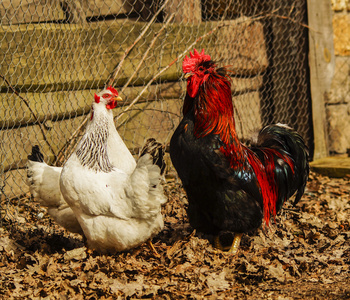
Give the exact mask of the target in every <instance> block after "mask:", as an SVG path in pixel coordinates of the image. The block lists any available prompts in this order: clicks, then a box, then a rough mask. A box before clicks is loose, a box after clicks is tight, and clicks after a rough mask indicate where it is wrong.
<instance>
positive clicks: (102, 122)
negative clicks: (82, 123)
mask: <svg viewBox="0 0 350 300" xmlns="http://www.w3.org/2000/svg"><path fill="white" fill-rule="evenodd" d="M109 119H110V118H109V116H107V115H105V116H104V115H99V114H97V113H94V117H93V120H91V121H90V122H89V123H88V125H87V128H86V133H85V134H84V136H83V137H82V140H81V141H80V143H79V145H78V147H77V150H76V155H77V157H78V159H79V160H80V163H81V164H82V165H83V166H84V167H87V168H89V169H92V170H94V171H96V172H105V173H108V172H110V171H112V169H113V165H112V164H111V162H110V160H109V157H108V153H107V141H108V137H109V127H110V126H109V125H110V124H109V123H110V121H111V120H109ZM112 122H113V118H112Z"/></svg>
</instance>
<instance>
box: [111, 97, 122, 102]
mask: <svg viewBox="0 0 350 300" xmlns="http://www.w3.org/2000/svg"><path fill="white" fill-rule="evenodd" d="M113 100H114V101H120V102H122V101H123V99H122V98H121V97H120V96H117V97H114V98H113Z"/></svg>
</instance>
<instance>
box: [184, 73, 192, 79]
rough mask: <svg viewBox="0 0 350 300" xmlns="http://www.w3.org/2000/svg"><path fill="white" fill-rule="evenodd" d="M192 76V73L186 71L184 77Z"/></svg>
mask: <svg viewBox="0 0 350 300" xmlns="http://www.w3.org/2000/svg"><path fill="white" fill-rule="evenodd" d="M191 76H192V73H186V74H185V75H184V77H185V78H186V79H187V78H190V77H191Z"/></svg>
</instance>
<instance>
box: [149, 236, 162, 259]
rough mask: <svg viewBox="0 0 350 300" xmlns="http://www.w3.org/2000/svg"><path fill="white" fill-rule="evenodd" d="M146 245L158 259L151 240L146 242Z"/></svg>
mask: <svg viewBox="0 0 350 300" xmlns="http://www.w3.org/2000/svg"><path fill="white" fill-rule="evenodd" d="M147 245H148V247H149V248H150V250H151V251H152V252H153V254H154V255H155V256H157V257H160V255H159V253H158V252H157V250H156V248H154V245H153V243H152V241H151V240H148V241H147Z"/></svg>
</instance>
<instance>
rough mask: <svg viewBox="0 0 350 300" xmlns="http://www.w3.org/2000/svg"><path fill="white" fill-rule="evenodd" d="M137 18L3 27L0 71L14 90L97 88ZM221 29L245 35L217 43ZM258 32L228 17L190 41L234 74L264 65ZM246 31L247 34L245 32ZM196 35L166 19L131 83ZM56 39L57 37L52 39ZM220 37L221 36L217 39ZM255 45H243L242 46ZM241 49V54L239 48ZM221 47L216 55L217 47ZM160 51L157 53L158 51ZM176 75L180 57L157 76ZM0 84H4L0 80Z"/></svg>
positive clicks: (129, 65) (131, 60)
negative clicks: (236, 42)
mask: <svg viewBox="0 0 350 300" xmlns="http://www.w3.org/2000/svg"><path fill="white" fill-rule="evenodd" d="M216 24H217V23H214V22H213V23H208V24H203V25H202V24H201V25H199V27H198V29H197V30H196V32H197V34H198V36H201V35H203V34H204V33H205V32H208V31H209V30H210V29H211V28H212V27H213V26H215V25H216ZM143 25H144V24H143V23H138V22H136V23H135V22H133V23H132V22H123V23H121V22H113V23H112V24H109V23H108V24H107V23H104V22H99V23H98V24H97V23H94V24H90V25H89V27H85V26H81V25H68V24H65V25H59V24H45V25H43V24H40V26H36V25H33V24H32V25H28V26H24V25H23V26H22V25H21V26H16V27H11V26H10V27H6V26H5V27H4V31H1V32H0V40H6V41H8V43H2V44H1V45H0V48H1V50H2V53H5V54H4V55H3V57H0V59H1V60H2V61H3V63H2V64H1V66H0V72H1V74H3V75H4V76H5V77H6V78H7V79H8V80H9V81H10V83H11V84H12V85H13V86H16V87H17V89H18V90H20V91H29V92H30V91H40V92H43V91H51V90H69V89H74V90H77V89H81V88H84V87H86V86H88V87H90V88H95V89H97V88H100V87H102V86H103V85H104V84H105V82H106V81H107V80H108V78H109V76H110V74H111V72H112V71H113V69H114V67H115V66H116V64H117V63H118V62H119V61H120V59H121V57H122V55H123V53H124V51H123V49H126V48H127V47H128V46H129V45H130V44H131V43H132V42H133V41H134V40H135V39H136V37H137V36H138V35H139V32H140V31H141V29H142V27H143ZM161 26H162V24H153V25H152V30H151V32H158V31H159V29H160V27H161ZM221 30H225V32H226V33H224V34H227V32H230V36H231V39H232V41H233V38H234V35H233V33H235V34H239V35H245V37H246V38H245V39H243V40H242V42H240V43H239V45H236V46H235V47H233V48H232V49H228V48H227V47H228V44H225V43H223V44H219V43H218V42H219V41H220V40H221V39H222V38H223V37H224V36H223V35H222V33H221ZM257 31H258V32H262V26H261V24H260V23H258V22H255V23H252V24H249V25H247V24H239V25H237V24H236V23H235V22H233V21H232V22H231V23H230V24H228V25H227V26H226V27H223V28H221V29H220V30H219V31H218V32H217V33H215V34H213V35H211V36H210V38H207V39H203V40H202V41H201V42H199V43H198V44H197V45H196V47H197V48H201V47H205V48H206V51H207V52H208V53H211V55H212V56H213V57H222V58H224V59H225V62H226V61H227V62H228V63H229V64H231V65H233V67H234V68H235V71H236V73H237V74H240V73H242V75H246V74H250V75H252V74H260V73H262V72H263V71H264V70H265V69H266V67H267V60H266V51H265V48H264V42H263V38H262V37H260V38H257V36H260V34H257ZM249 37H250V38H249ZM151 39H153V34H152V33H151V34H149V35H148V36H146V37H144V40H143V41H142V42H140V43H139V44H138V45H137V51H136V50H135V51H132V52H131V53H130V55H129V57H128V58H127V59H126V61H125V62H124V65H123V68H122V71H121V73H120V76H119V78H118V79H117V81H116V84H115V85H116V86H122V85H123V84H124V83H125V82H126V81H127V79H128V78H129V77H130V76H131V75H132V74H133V70H134V68H135V66H136V65H137V64H138V62H139V61H140V60H141V57H142V55H143V53H144V52H145V51H146V50H147V48H148V45H149V43H150V41H151ZM195 39H196V37H195V36H194V35H193V31H192V27H191V26H182V25H177V24H172V25H169V28H168V30H167V32H166V33H162V34H161V36H160V37H159V39H158V40H157V42H156V44H155V46H154V49H155V51H154V52H153V54H152V55H150V57H149V59H147V60H146V61H145V62H144V63H143V66H142V68H141V69H140V70H139V71H138V74H137V77H135V80H134V82H133V84H134V85H143V84H144V83H145V82H147V81H149V80H150V79H151V78H152V77H153V75H154V74H156V73H157V72H158V71H159V69H160V68H163V67H165V66H167V65H169V64H170V63H171V62H173V61H174V59H175V58H176V57H177V56H178V55H179V54H180V53H182V52H183V51H184V50H185V49H186V47H187V46H188V44H190V43H191V42H193V41H194V40H195ZM57 41H59V42H57ZM221 41H222V40H221ZM252 48H254V49H257V50H256V51H247V49H252ZM242 51H243V52H244V53H245V54H246V55H245V56H242V55H241V54H240V53H241V52H242ZM221 52H222V53H225V54H223V55H220V53H221ZM160 53H162V54H161V55H160ZM180 76H181V68H180V63H176V64H174V65H173V66H172V67H171V68H169V69H168V70H167V71H166V72H164V73H163V75H162V76H161V77H160V80H168V81H172V80H177V79H178V78H179V77H180ZM0 90H1V91H7V87H6V85H5V84H4V83H3V82H0Z"/></svg>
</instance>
